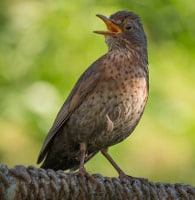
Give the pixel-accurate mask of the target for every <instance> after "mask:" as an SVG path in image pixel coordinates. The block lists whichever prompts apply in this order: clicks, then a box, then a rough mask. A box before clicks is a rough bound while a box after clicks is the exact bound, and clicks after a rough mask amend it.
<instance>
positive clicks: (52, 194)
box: [0, 165, 195, 200]
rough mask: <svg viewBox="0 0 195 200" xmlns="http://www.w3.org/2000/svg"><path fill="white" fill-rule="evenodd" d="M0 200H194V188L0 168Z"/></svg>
mask: <svg viewBox="0 0 195 200" xmlns="http://www.w3.org/2000/svg"><path fill="white" fill-rule="evenodd" d="M0 199H1V200H49V199H51V200H58V199H60V200H66V199H68V200H71V199H73V200H75V199H87V200H104V199H112V200H115V199H121V200H124V199H125V200H126V199H127V200H128V199H133V200H144V199H147V200H157V199H158V200H159V199H162V200H165V199H170V200H174V199H189V200H193V199H195V187H193V186H191V185H185V184H166V183H153V182H149V181H148V180H146V179H142V178H133V177H129V178H124V179H119V178H108V177H103V176H101V175H99V174H94V175H85V176H81V175H75V174H66V173H64V172H63V171H57V172H55V171H53V170H44V169H37V168H35V167H33V166H30V167H27V168H25V167H24V166H15V167H14V168H12V169H9V168H8V167H7V166H5V165H1V166H0Z"/></svg>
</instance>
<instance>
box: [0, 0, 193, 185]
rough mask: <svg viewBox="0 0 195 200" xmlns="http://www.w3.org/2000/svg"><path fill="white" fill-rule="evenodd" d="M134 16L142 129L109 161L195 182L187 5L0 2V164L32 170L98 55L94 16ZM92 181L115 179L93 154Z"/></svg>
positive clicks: (170, 0)
mask: <svg viewBox="0 0 195 200" xmlns="http://www.w3.org/2000/svg"><path fill="white" fill-rule="evenodd" d="M117 10H131V11H133V12H136V13H138V14H139V15H140V16H141V18H142V21H143V24H144V26H145V30H146V33H147V36H148V48H149V62H150V66H149V67H150V97H149V101H148V104H147V107H146V110H145V113H144V115H143V119H142V120H141V123H140V124H139V126H138V127H137V129H136V130H135V131H134V133H133V134H132V136H131V137H129V138H128V139H127V140H125V141H124V142H123V143H120V144H118V145H116V146H114V147H112V148H110V152H111V155H112V156H113V157H114V158H115V160H116V161H117V162H118V163H119V164H120V166H121V167H122V168H123V169H124V171H126V172H127V173H128V174H130V175H132V176H139V177H146V178H150V179H152V180H154V181H166V182H186V183H191V184H195V173H194V171H195V134H194V131H195V123H194V122H195V114H194V102H195V93H194V88H195V80H194V75H195V68H194V56H195V48H194V47H195V26H194V13H195V6H194V1H192V0H188V1H184V0H166V1H160V0H156V1H152V0H146V1H143V2H136V1H131V0H130V1H126V0H113V1H112V3H111V1H106V0H98V1H97V0H96V1H95V0H94V1H91V0H83V1H76V0H72V1H62V0H56V1H51V0H43V1H38V0H34V1H33V0H29V1H25V0H12V1H11V0H1V2H0V84H1V87H0V102H1V104H0V110H1V112H0V131H1V132H0V137H1V139H0V162H1V163H5V164H8V165H9V166H13V165H16V164H24V165H35V162H36V157H37V154H38V152H39V150H40V147H41V144H42V142H43V139H44V137H45V135H46V134H47V132H48V129H49V128H50V126H51V124H52V122H53V120H54V118H55V115H56V113H57V111H58V109H59V107H60V106H61V105H62V103H63V101H64V99H65V98H66V97H67V95H68V94H69V92H70V90H71V88H72V87H73V85H74V83H75V81H76V80H77V79H78V77H79V76H80V74H81V73H82V72H83V71H84V70H85V69H86V67H87V66H89V65H90V64H91V63H92V62H93V61H94V60H95V59H97V58H98V57H100V56H101V55H102V54H104V53H105V52H106V51H107V47H106V45H105V44H104V38H103V37H101V36H99V35H95V34H93V33H92V31H93V30H99V29H105V26H104V24H103V23H102V22H101V21H100V20H99V19H97V18H96V17H95V14H97V13H101V14H104V15H108V16H109V15H110V14H112V13H114V12H116V11H117ZM86 166H87V168H88V170H89V172H91V173H97V172H99V173H103V174H105V175H108V176H113V175H116V172H115V171H114V170H113V169H112V167H111V166H110V165H109V164H108V163H107V162H106V161H105V159H104V158H103V157H102V156H101V155H98V156H96V157H95V158H94V159H93V160H91V161H90V162H89V163H88V164H87V165H86Z"/></svg>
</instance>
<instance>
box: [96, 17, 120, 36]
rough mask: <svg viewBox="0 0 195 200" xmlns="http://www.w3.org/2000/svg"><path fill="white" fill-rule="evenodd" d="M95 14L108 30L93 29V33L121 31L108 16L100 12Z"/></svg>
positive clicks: (109, 33)
mask: <svg viewBox="0 0 195 200" xmlns="http://www.w3.org/2000/svg"><path fill="white" fill-rule="evenodd" d="M96 16H97V17H99V18H100V19H101V20H102V21H103V22H104V23H105V24H106V26H107V29H108V31H94V33H98V34H102V35H113V34H117V33H121V29H120V28H119V27H118V26H117V25H116V24H114V23H113V22H112V21H111V20H110V19H109V18H108V17H106V16H104V15H100V14H97V15H96Z"/></svg>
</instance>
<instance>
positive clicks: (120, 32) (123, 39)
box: [94, 11, 147, 50]
mask: <svg viewBox="0 0 195 200" xmlns="http://www.w3.org/2000/svg"><path fill="white" fill-rule="evenodd" d="M97 17H99V18H100V19H102V20H103V21H104V23H105V24H106V26H107V31H94V32H95V33H98V34H102V35H104V36H105V38H106V43H107V45H108V48H109V50H113V49H116V48H120V49H121V48H127V49H139V48H141V49H146V48H147V41H146V35H145V33H144V30H143V26H142V24H141V21H140V18H139V16H138V15H136V14H134V13H132V12H128V11H119V12H116V13H115V14H113V15H111V16H110V17H109V18H108V17H105V16H104V15H101V14H97Z"/></svg>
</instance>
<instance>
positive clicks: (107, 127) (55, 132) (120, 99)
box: [37, 11, 149, 177]
mask: <svg viewBox="0 0 195 200" xmlns="http://www.w3.org/2000/svg"><path fill="white" fill-rule="evenodd" d="M96 16H97V17H98V18H100V19H101V20H102V21H103V22H104V23H105V25H106V27H107V30H105V31H94V33H96V34H100V35H103V36H104V37H105V42H106V44H107V47H108V51H107V53H105V54H104V55H103V56H101V57H100V58H99V59H97V60H96V61H95V62H93V63H92V64H91V65H90V66H89V67H88V68H87V69H86V70H85V72H84V73H83V74H82V75H81V76H80V78H79V79H78V81H77V82H76V84H75V85H74V87H73V89H72V91H71V92H70V94H69V96H68V97H67V99H66V100H65V102H64V104H63V105H62V107H61V109H60V110H59V112H58V114H57V116H56V119H55V120H54V123H53V125H52V126H51V129H50V130H49V132H48V134H47V136H46V138H45V141H44V143H43V146H42V148H41V150H40V153H39V156H38V159H37V164H39V163H41V162H42V165H41V168H44V169H53V170H70V171H71V170H73V171H76V170H78V172H79V173H86V169H85V167H84V164H85V163H86V162H87V161H88V160H90V159H91V158H92V157H93V156H95V155H96V154H97V153H98V152H101V153H102V155H103V156H105V158H106V159H107V160H108V161H109V162H110V163H111V164H112V166H113V167H114V168H115V169H116V171H117V172H118V174H119V177H123V176H125V175H126V174H125V172H123V170H122V169H121V168H120V167H119V166H118V165H117V163H116V162H115V161H114V159H113V158H112V157H111V156H110V154H109V153H108V148H109V147H110V146H113V145H115V144H118V143H120V142H122V141H123V140H124V139H126V138H127V137H128V136H129V135H130V134H131V133H132V132H133V131H134V129H135V127H136V126H137V124H138V122H139V121H140V118H141V116H142V114H143V111H144V108H145V105H146V102H147V99H148V93H149V70H148V53H147V38H146V34H145V32H144V28H143V25H142V22H141V19H140V17H139V16H138V15H137V14H135V13H134V12H131V11H118V12H116V13H114V14H112V15H110V17H106V16H104V15H102V14H97V15H96Z"/></svg>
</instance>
